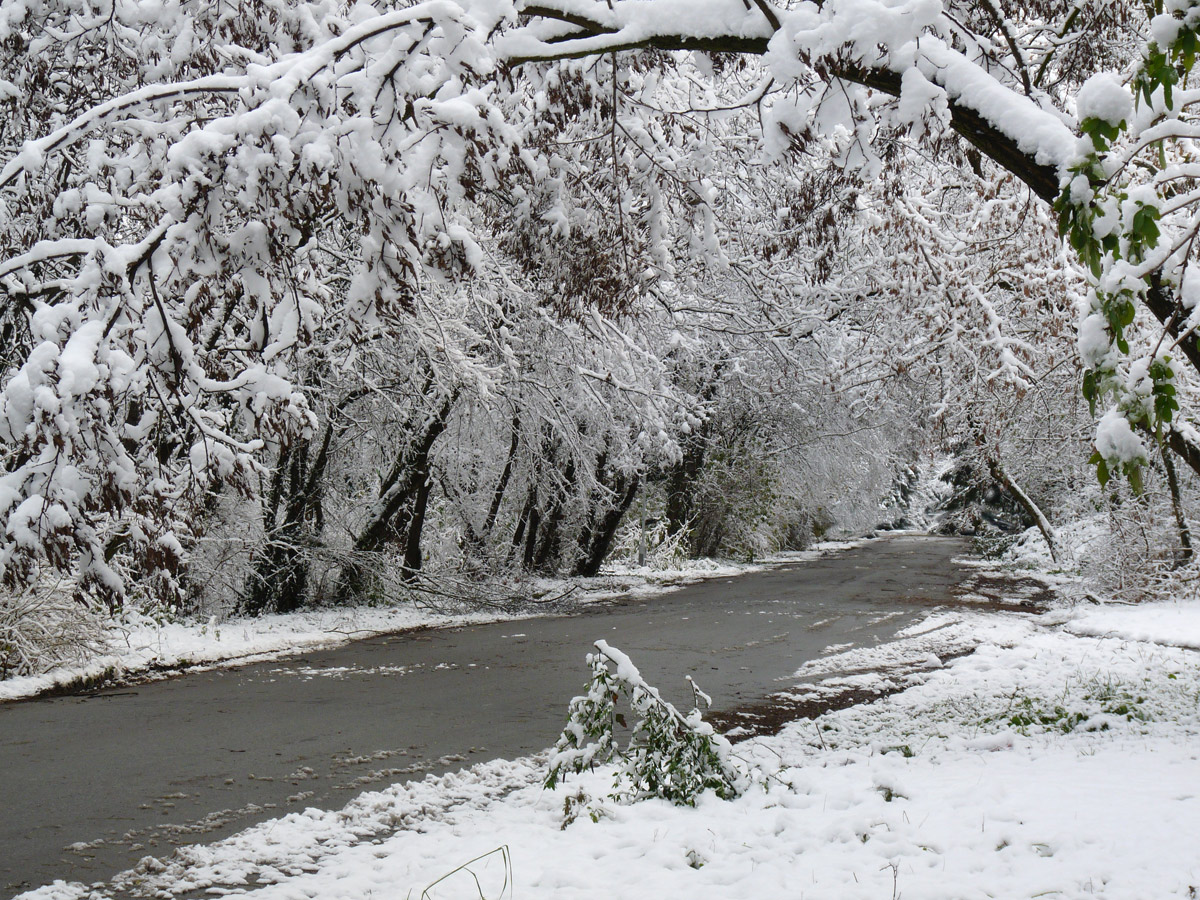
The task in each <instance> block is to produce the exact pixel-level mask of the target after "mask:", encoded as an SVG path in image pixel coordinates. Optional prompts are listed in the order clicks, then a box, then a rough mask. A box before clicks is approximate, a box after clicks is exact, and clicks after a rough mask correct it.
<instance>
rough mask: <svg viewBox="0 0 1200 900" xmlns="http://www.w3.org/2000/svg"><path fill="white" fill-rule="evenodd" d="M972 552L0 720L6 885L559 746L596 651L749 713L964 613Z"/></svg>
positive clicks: (757, 585)
mask: <svg viewBox="0 0 1200 900" xmlns="http://www.w3.org/2000/svg"><path fill="white" fill-rule="evenodd" d="M964 552H966V546H965V545H964V543H963V542H962V541H959V540H955V539H948V538H933V537H916V536H903V537H893V538H891V539H889V540H883V541H875V542H872V543H869V544H866V545H864V546H862V547H859V548H857V549H852V550H846V551H842V552H839V553H835V554H831V555H828V556H826V557H824V558H821V559H817V560H811V561H807V562H802V563H795V564H787V565H783V566H779V567H775V568H771V569H769V570H767V571H764V572H761V573H756V574H751V575H745V576H741V577H739V578H736V579H729V578H723V579H716V580H712V581H707V582H702V583H699V584H694V585H691V586H688V587H685V588H682V589H680V590H678V591H675V592H672V593H668V594H664V595H658V596H655V597H652V598H649V599H646V600H643V601H636V600H635V601H629V602H625V603H621V604H617V605H614V606H609V607H604V608H601V609H595V610H592V611H589V612H587V613H586V614H583V615H577V616H572V617H558V618H543V619H527V620H521V621H509V622H502V623H498V624H493V625H484V626H475V627H467V628H456V629H446V630H433V631H425V632H418V633H412V634H406V635H393V636H389V637H381V638H375V639H371V640H366V641H360V642H356V643H353V644H350V645H347V646H344V647H341V648H339V649H335V650H329V651H324V652H318V653H306V654H304V655H303V656H302V657H296V658H290V659H286V660H277V661H273V662H267V663H262V664H256V665H250V666H245V667H243V668H239V669H228V670H223V671H213V672H208V673H201V674H194V675H189V676H187V677H181V678H176V679H172V680H168V681H161V682H156V683H151V684H145V685H139V686H136V687H130V688H124V689H114V690H107V691H99V692H96V693H92V694H88V695H86V696H75V697H62V698H55V699H47V700H38V701H31V702H23V703H13V704H8V705H5V706H0V771H3V772H4V776H5V777H4V779H3V785H2V786H0V801H2V802H0V809H2V810H3V813H2V815H0V847H2V848H3V851H2V852H0V885H3V886H4V888H5V890H4V892H3V894H4V896H9V895H12V894H14V893H17V892H20V891H22V890H24V889H26V888H30V887H35V886H37V885H40V884H43V883H46V882H48V881H51V880H53V879H55V878H64V879H69V880H76V881H83V882H91V881H98V880H103V879H106V878H108V877H109V876H111V875H112V874H113V873H114V872H116V871H118V870H121V869H124V868H127V867H129V866H130V865H132V864H133V863H135V862H136V861H137V860H138V859H140V858H142V857H144V856H164V855H169V854H170V852H171V847H172V845H174V844H179V843H186V842H196V841H204V842H208V841H211V840H214V839H216V838H219V837H221V836H223V835H225V834H229V833H231V832H233V831H235V830H238V829H240V828H241V827H244V826H245V825H247V824H250V823H251V822H254V821H260V820H263V819H267V818H271V817H274V816H278V815H283V814H284V813H286V812H288V811H291V810H294V809H302V808H305V807H308V806H322V807H326V808H337V807H340V806H341V805H343V804H344V803H345V802H346V801H348V800H349V799H350V798H351V797H352V796H354V794H355V792H357V791H359V790H363V789H366V788H368V787H372V786H378V785H380V784H381V783H388V782H393V781H400V780H407V779H411V778H420V777H422V775H423V774H425V773H427V772H441V771H446V770H448V769H453V768H457V767H460V766H462V765H465V764H469V762H476V761H480V760H482V759H486V758H492V757H506V758H508V757H514V756H519V755H522V754H526V753H530V752H536V751H538V750H541V749H542V748H544V747H547V746H549V745H550V744H551V743H553V741H554V739H555V737H556V736H557V734H558V731H559V729H560V727H561V725H562V723H563V720H564V716H565V713H566V708H567V703H568V701H569V700H570V698H571V697H572V696H573V695H574V694H576V693H578V692H579V689H580V688H581V687H582V685H583V683H584V681H586V678H587V670H586V667H585V665H584V655H585V654H586V653H587V651H588V649H589V648H590V645H591V643H592V642H593V641H594V640H596V639H598V638H604V639H606V640H608V641H609V642H610V643H612V644H613V645H615V646H617V647H620V648H621V649H623V650H625V651H626V652H628V653H629V654H630V655H631V656H632V657H633V659H634V660H635V662H636V663H637V664H638V666H639V667H640V669H641V671H642V673H643V674H644V675H645V676H646V677H647V679H648V680H649V681H650V682H651V683H652V684H656V685H657V686H659V687H660V689H662V690H663V692H664V695H665V696H666V697H667V698H668V699H672V700H675V701H677V702H679V703H684V702H687V701H688V700H690V693H689V691H688V688H687V685H686V683H685V681H684V676H685V675H688V674H690V675H693V676H694V677H695V678H696V680H697V682H698V683H699V685H700V686H701V687H702V688H704V690H705V691H706V692H708V693H710V694H712V695H713V697H714V709H716V710H731V709H735V708H739V707H744V706H749V705H753V704H754V703H755V702H756V701H761V700H762V699H763V698H764V697H766V696H767V695H769V694H770V693H771V692H772V691H773V690H779V689H782V688H784V687H787V686H788V685H789V684H790V683H791V676H792V673H794V672H795V670H796V669H797V668H799V666H800V665H801V664H802V663H804V662H805V661H806V660H808V659H812V658H814V657H815V656H817V655H819V654H820V653H821V651H822V650H823V649H824V648H826V647H828V646H831V645H836V644H845V643H849V642H854V643H857V644H860V645H862V644H870V643H874V642H876V641H880V640H886V639H887V638H888V637H889V636H891V635H892V634H893V633H894V632H895V631H896V630H897V629H899V628H901V627H902V626H904V625H906V624H908V623H909V622H911V621H912V620H913V619H914V618H915V617H916V616H918V615H920V614H921V613H923V612H925V611H927V609H928V608H929V606H930V605H936V604H938V603H942V602H947V601H950V600H952V599H953V596H954V590H955V587H956V585H958V584H959V583H960V582H961V581H963V579H964V573H963V572H962V570H961V569H960V567H958V566H956V565H954V563H953V559H954V557H955V556H956V555H959V554H963V553H964Z"/></svg>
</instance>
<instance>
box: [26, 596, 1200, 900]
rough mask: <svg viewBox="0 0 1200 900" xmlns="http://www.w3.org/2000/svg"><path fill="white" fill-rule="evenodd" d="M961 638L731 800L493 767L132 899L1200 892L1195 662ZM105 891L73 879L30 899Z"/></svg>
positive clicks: (1075, 639) (786, 740)
mask: <svg viewBox="0 0 1200 900" xmlns="http://www.w3.org/2000/svg"><path fill="white" fill-rule="evenodd" d="M934 626H937V627H934ZM955 628H957V629H959V630H960V631H962V632H965V631H966V630H968V629H973V630H974V632H975V633H976V635H977V636H978V637H979V638H981V639H983V640H984V644H983V645H982V646H981V647H980V648H979V649H978V650H977V651H976V652H975V653H974V654H972V655H969V656H963V657H960V658H957V659H952V660H949V661H948V662H946V663H945V664H944V665H940V666H937V667H933V668H930V669H929V670H928V671H925V672H922V673H920V675H919V677H915V678H913V679H912V681H911V686H910V687H909V688H908V689H907V690H905V691H904V692H902V693H898V694H894V695H892V696H891V697H889V698H887V699H885V700H882V701H879V702H876V703H874V704H870V705H866V706H858V707H851V708H849V709H845V710H841V711H838V712H832V713H827V714H826V715H824V716H822V717H820V718H819V719H817V720H815V721H803V722H798V723H795V724H793V725H791V726H789V727H787V728H786V729H785V730H784V731H783V732H781V733H780V734H779V735H777V736H775V737H772V738H762V739H756V740H753V741H748V742H746V743H743V744H741V745H738V748H737V749H738V752H739V753H740V754H741V755H742V756H743V757H744V758H745V759H746V760H747V762H748V763H749V764H751V765H754V766H757V767H758V768H759V769H760V770H761V771H763V772H765V773H767V775H768V777H766V778H765V780H764V782H763V783H764V787H762V788H756V789H752V790H751V791H750V792H749V793H748V794H746V795H745V796H743V797H742V798H740V799H738V800H736V801H732V802H724V801H720V800H717V799H716V798H715V797H711V796H708V797H705V798H703V799H702V800H701V802H700V804H699V805H698V807H697V808H696V809H686V808H675V807H671V806H669V805H667V804H665V803H663V802H658V801H647V802H643V803H640V804H635V805H632V806H618V805H615V804H614V803H612V802H611V801H608V800H605V799H603V798H604V797H605V795H606V794H607V792H608V790H609V789H610V787H611V784H612V771H611V769H609V768H605V769H602V770H599V771H597V772H595V773H592V774H590V775H588V776H585V777H582V778H577V779H571V780H569V781H568V782H567V783H566V784H565V785H563V786H561V787H559V788H558V789H556V790H554V791H546V790H544V789H543V788H542V787H541V779H542V777H543V776H544V768H543V767H544V759H541V758H534V759H524V760H518V761H515V762H502V761H496V762H492V763H487V764H483V765H480V766H476V767H474V768H472V769H469V770H467V771H465V772H462V773H458V774H454V775H446V776H442V777H440V778H428V779H426V780H425V781H422V782H415V783H411V784H407V785H397V786H393V787H392V788H389V789H388V790H386V791H380V792H375V793H368V794H364V795H362V796H361V797H359V798H358V799H357V800H355V801H354V802H353V803H351V804H350V805H348V806H347V807H346V808H345V809H343V810H341V811H338V812H323V811H318V810H307V811H305V812H304V813H294V814H292V815H289V816H285V817H283V818H281V819H278V820H275V821H274V822H268V823H264V824H262V825H259V826H257V827H255V828H252V829H250V830H248V831H246V832H244V833H242V834H240V835H237V836H235V837H233V838H230V839H228V840H226V841H222V842H220V843H217V844H214V845H211V846H209V847H191V848H181V849H180V850H179V851H177V856H176V857H175V858H174V859H173V860H169V861H167V862H166V863H165V864H159V863H156V862H147V863H145V864H144V865H143V866H141V867H140V870H138V871H136V872H132V873H130V874H129V876H128V877H127V878H126V879H125V880H124V882H122V883H120V884H118V885H117V887H120V888H124V889H125V890H127V891H133V892H135V893H137V894H139V895H145V896H151V895H155V896H162V897H168V896H179V895H181V894H183V893H185V892H188V891H196V890H204V889H211V890H213V891H214V892H225V891H229V890H232V891H235V892H242V891H246V892H249V893H250V894H252V895H253V896H254V897H256V898H260V900H285V898H286V900H294V898H311V897H337V898H340V900H366V898H368V897H380V896H388V897H404V896H410V894H409V892H410V891H411V896H412V897H418V896H420V895H421V892H422V890H423V889H424V888H425V887H426V886H428V885H430V884H432V883H433V882H434V881H435V880H437V879H438V878H439V877H441V876H443V875H445V874H446V873H449V872H452V871H453V870H455V869H456V867H458V866H459V865H460V864H462V863H465V862H467V861H469V860H472V859H475V858H476V857H480V856H484V859H482V860H480V861H478V862H476V863H473V864H472V865H471V866H469V867H468V869H469V871H468V870H463V871H460V872H458V873H457V874H455V875H453V876H451V877H450V878H448V879H447V880H445V881H442V882H440V883H439V884H438V885H437V886H436V888H435V890H433V891H431V892H430V894H429V896H430V897H431V898H446V897H465V896H473V897H476V898H478V897H479V896H480V894H479V891H478V890H476V888H475V882H474V877H475V876H478V877H479V878H480V879H481V880H480V886H481V887H482V889H483V896H484V897H486V898H488V900H492V898H497V897H499V896H500V889H501V887H502V886H503V883H504V877H505V875H506V874H507V870H506V868H505V866H504V865H503V860H501V858H500V856H499V855H498V854H492V855H490V856H485V854H488V853H489V852H490V851H494V850H496V849H497V848H499V847H501V846H505V847H507V850H508V852H509V854H510V857H509V858H510V859H511V866H512V876H513V879H514V881H515V887H514V888H513V889H512V890H511V892H510V893H506V894H505V895H504V896H512V897H520V898H537V897H545V898H562V897H571V898H593V897H594V898H604V900H611V898H614V897H617V898H627V900H640V898H646V900H651V898H653V900H658V898H662V897H679V896H698V897H738V898H741V897H755V898H761V900H773V898H798V897H810V898H818V897H827V898H838V900H841V898H872V900H876V898H879V897H888V896H905V897H921V898H947V900H950V898H954V900H963V898H976V897H979V898H983V897H1012V898H1030V897H1085V896H1104V897H1108V898H1113V900H1117V898H1130V900H1144V898H1147V897H1154V898H1165V897H1193V896H1195V894H1194V892H1195V891H1196V890H1198V889H1200V857H1198V856H1197V854H1196V853H1195V835H1196V834H1197V833H1198V831H1200V789H1198V788H1197V786H1198V785H1200V740H1198V738H1200V713H1198V703H1200V659H1198V658H1197V656H1196V654H1194V653H1192V652H1190V651H1186V650H1182V649H1179V648H1175V647H1164V646H1159V645H1155V644H1150V643H1145V642H1138V641H1129V640H1125V639H1122V638H1114V637H1103V638H1096V637H1083V636H1077V635H1072V634H1070V633H1067V632H1065V631H1063V630H1061V629H1055V630H1051V629H1047V628H1044V627H1042V626H1039V625H1038V624H1037V623H1035V622H1034V621H1031V620H1030V619H1028V618H1026V617H1019V616H1012V615H995V614H991V615H984V614H977V613H966V614H963V615H961V616H959V617H958V619H957V621H956V622H954V623H947V622H946V620H945V619H944V618H943V619H941V620H938V619H934V620H933V621H932V622H931V623H928V625H927V627H926V628H925V629H919V628H914V629H910V630H909V632H910V633H909V635H908V636H907V637H908V639H911V640H912V641H914V643H913V644H912V645H911V646H910V648H909V649H910V650H912V651H914V652H920V651H922V650H923V649H925V648H924V645H922V644H920V641H922V640H928V641H932V640H933V635H935V634H937V633H939V632H940V633H941V634H942V635H943V636H945V635H947V634H949V635H950V637H951V638H952V639H953V634H951V632H952V630H953V629H955ZM929 646H931V647H932V646H933V645H932V644H930V645H929ZM851 652H852V653H853V652H854V651H851ZM942 655H943V656H945V655H947V654H946V652H945V650H942ZM844 661H846V660H843V662H844ZM581 792H582V794H583V796H585V797H590V798H592V799H590V801H586V806H585V808H584V812H583V814H581V815H578V816H577V817H576V818H575V820H574V821H573V822H572V823H571V824H569V825H566V827H564V804H566V803H567V801H568V798H572V797H578V796H580V794H581ZM597 798H598V799H597ZM107 895H108V894H107V892H106V891H104V890H96V891H95V892H93V891H91V890H90V889H88V888H85V887H83V886H82V885H77V886H68V885H63V884H61V883H59V884H58V885H56V886H52V887H48V888H43V889H41V890H38V891H35V892H31V893H30V894H29V895H27V898H28V900H34V898H36V900H51V898H54V900H68V898H83V897H89V896H90V897H103V896H107Z"/></svg>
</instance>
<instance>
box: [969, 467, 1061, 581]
mask: <svg viewBox="0 0 1200 900" xmlns="http://www.w3.org/2000/svg"><path fill="white" fill-rule="evenodd" d="M988 468H989V469H990V470H991V473H992V477H993V478H995V479H996V480H997V481H999V482H1000V483H1001V484H1002V485H1004V487H1005V489H1006V490H1007V491H1008V492H1009V493H1010V494H1012V496H1013V499H1014V500H1016V501H1017V503H1019V504H1020V505H1021V508H1022V509H1024V510H1025V512H1026V514H1028V516H1029V518H1031V519H1033V521H1034V524H1036V525H1037V527H1038V531H1040V532H1041V533H1042V537H1043V538H1044V539H1045V541H1046V546H1047V547H1049V548H1050V558H1051V559H1052V560H1054V563H1055V564H1056V565H1059V564H1061V563H1062V562H1063V561H1064V560H1065V559H1066V553H1065V552H1064V550H1063V548H1062V545H1061V544H1059V542H1058V535H1057V534H1056V533H1055V531H1054V526H1053V525H1051V524H1050V520H1049V519H1047V518H1046V516H1045V514H1044V513H1043V512H1042V510H1041V509H1040V508H1039V507H1038V505H1037V504H1036V503H1034V502H1033V499H1032V498H1031V497H1030V496H1029V495H1028V494H1026V493H1025V492H1024V491H1023V490H1021V486H1020V485H1019V484H1017V483H1016V482H1015V481H1013V479H1012V477H1011V476H1010V475H1009V474H1008V472H1006V471H1005V470H1004V467H1003V466H1001V465H1000V462H999V461H998V460H995V459H990V460H988Z"/></svg>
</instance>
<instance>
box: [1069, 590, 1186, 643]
mask: <svg viewBox="0 0 1200 900" xmlns="http://www.w3.org/2000/svg"><path fill="white" fill-rule="evenodd" d="M1066 627H1067V629H1068V630H1070V631H1072V632H1073V633H1075V634H1088V635H1096V636H1101V637H1102V636H1105V635H1119V636H1121V637H1125V638H1128V639H1129V640H1136V641H1153V642H1154V643H1156V644H1171V645H1174V646H1176V647H1190V648H1191V649H1193V650H1200V600H1197V599H1189V600H1169V601H1162V602H1158V603H1140V604H1137V605H1127V604H1117V603H1112V604H1104V605H1102V606H1097V607H1080V608H1079V609H1078V610H1077V611H1076V612H1075V614H1074V616H1073V617H1072V618H1071V620H1070V621H1069V622H1068V623H1067V626H1066Z"/></svg>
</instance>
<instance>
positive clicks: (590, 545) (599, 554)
mask: <svg viewBox="0 0 1200 900" xmlns="http://www.w3.org/2000/svg"><path fill="white" fill-rule="evenodd" d="M624 481H625V480H624V478H623V477H622V476H621V475H619V474H618V475H617V477H616V479H615V482H616V483H615V484H614V485H613V490H614V492H616V494H617V496H618V500H617V503H616V505H615V506H613V507H611V508H610V509H608V510H607V511H606V512H605V513H604V514H603V515H602V516H601V517H600V520H599V521H598V522H596V523H595V524H594V525H593V526H592V527H591V528H589V529H587V530H586V531H585V532H584V537H585V538H586V540H584V539H581V548H582V549H583V556H582V557H581V558H580V560H579V562H577V563H576V564H575V569H574V571H573V572H572V573H571V574H573V575H585V576H592V575H595V574H596V573H597V572H599V571H600V566H601V565H602V564H603V563H604V559H605V557H607V556H608V551H609V549H610V548H611V547H612V542H613V539H614V538H615V537H616V536H617V528H619V527H620V525H621V519H622V518H624V516H625V513H626V512H627V511H628V510H629V507H630V506H632V505H633V500H634V498H635V497H636V496H637V492H638V488H639V487H640V486H641V476H640V475H638V474H636V473H635V474H634V476H633V478H631V479H630V480H629V484H628V486H626V485H625V483H624ZM622 490H623V493H622Z"/></svg>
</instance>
